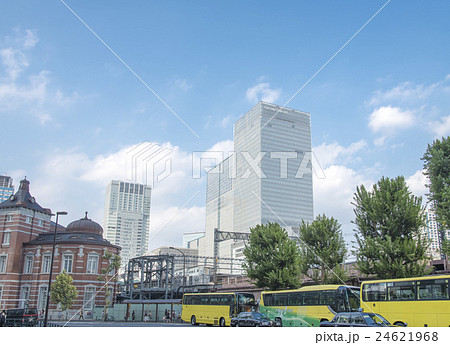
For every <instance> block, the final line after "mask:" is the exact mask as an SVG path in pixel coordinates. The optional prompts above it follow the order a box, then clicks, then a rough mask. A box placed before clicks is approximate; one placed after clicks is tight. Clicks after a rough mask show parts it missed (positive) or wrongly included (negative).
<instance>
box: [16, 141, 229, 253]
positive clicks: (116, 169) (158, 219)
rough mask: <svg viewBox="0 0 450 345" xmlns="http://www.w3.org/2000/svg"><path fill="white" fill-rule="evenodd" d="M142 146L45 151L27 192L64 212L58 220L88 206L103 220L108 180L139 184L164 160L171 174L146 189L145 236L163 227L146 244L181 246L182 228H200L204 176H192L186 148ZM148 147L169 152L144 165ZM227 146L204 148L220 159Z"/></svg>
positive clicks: (72, 216) (226, 143)
mask: <svg viewBox="0 0 450 345" xmlns="http://www.w3.org/2000/svg"><path fill="white" fill-rule="evenodd" d="M145 145H146V146H145ZM145 145H144V144H142V145H141V146H139V147H138V146H137V145H132V146H127V147H123V148H121V149H120V150H118V151H116V152H110V153H105V154H101V155H97V156H95V157H89V155H88V154H86V153H84V152H80V151H79V150H78V149H72V150H70V151H61V150H55V151H53V152H49V153H47V154H46V156H44V157H43V160H42V162H41V164H40V165H39V166H38V167H37V169H36V171H37V172H36V173H35V174H34V176H28V179H29V180H30V182H31V193H32V195H34V196H35V197H36V200H37V202H38V203H39V204H40V205H41V206H43V207H48V208H51V209H53V211H55V210H57V211H60V210H64V211H68V212H69V215H68V216H67V217H64V219H63V220H62V224H67V223H69V222H71V221H73V220H76V219H79V218H82V217H83V215H84V212H85V211H89V217H90V218H91V219H93V220H94V221H96V222H98V223H100V224H103V212H104V202H105V192H106V187H107V185H108V184H109V182H110V181H111V180H113V179H119V180H126V179H128V180H130V179H133V180H134V179H135V180H136V181H137V182H139V183H144V182H145V181H146V180H147V179H148V183H151V182H152V175H151V174H152V171H151V169H150V168H151V166H153V165H155V173H156V174H159V173H160V172H161V169H164V168H165V167H167V166H166V165H165V164H164V163H165V162H166V160H165V159H170V161H171V170H170V171H171V173H170V174H169V175H168V176H167V177H166V178H165V179H164V180H162V181H160V182H159V183H157V184H156V185H155V186H154V188H153V190H152V204H151V214H150V217H151V226H150V227H151V235H150V237H152V236H153V235H154V234H155V233H156V232H158V231H159V230H161V229H162V228H163V229H162V230H161V232H160V233H159V234H158V235H157V236H156V237H155V238H154V240H153V241H152V242H151V243H150V248H151V249H154V248H156V247H157V246H161V245H169V244H170V245H178V244H180V245H181V243H182V236H183V233H184V232H192V231H204V229H205V207H204V200H205V176H204V175H202V177H201V178H200V179H197V178H193V175H192V174H193V172H192V169H193V162H192V159H193V158H192V153H190V152H186V151H183V150H182V149H181V148H180V147H178V146H174V145H172V144H171V143H162V144H155V145H154V146H151V145H152V143H147V144H145ZM133 149H134V150H133ZM154 149H158V150H167V151H168V152H170V154H169V155H167V156H165V158H163V159H161V160H159V159H160V158H161V157H160V156H158V155H154V156H153V157H155V160H152V159H150V160H149V164H148V166H147V165H146V162H147V161H146V160H145V159H146V158H147V157H149V155H151V154H153V153H155V152H156V151H155V150H154ZM232 150H233V142H232V141H231V140H226V141H221V142H218V143H216V144H215V145H213V146H212V147H211V148H210V149H209V150H205V151H212V152H219V153H223V157H224V158H225V157H226V156H227V155H228V152H230V151H232ZM136 152H140V153H142V155H140V156H138V155H136V154H135V153H136ZM158 152H162V151H158ZM133 154H135V156H134V158H133ZM153 163H154V164H153ZM147 168H148V169H147ZM24 175H27V173H26V172H25V171H17V172H15V174H14V175H13V176H14V177H15V178H16V179H17V180H20V179H22V178H23V176H24ZM194 195H195V197H193V196H194ZM191 198H192V200H190V199H191ZM189 200H190V201H189ZM188 201H189V202H188ZM172 218H173V219H172Z"/></svg>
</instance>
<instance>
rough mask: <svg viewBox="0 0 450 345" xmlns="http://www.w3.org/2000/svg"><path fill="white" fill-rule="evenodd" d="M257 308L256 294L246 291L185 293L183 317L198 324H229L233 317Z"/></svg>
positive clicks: (193, 323)
mask: <svg viewBox="0 0 450 345" xmlns="http://www.w3.org/2000/svg"><path fill="white" fill-rule="evenodd" d="M254 308H255V296H253V294H251V293H244V292H223V293H185V294H184V296H183V306H182V311H181V319H182V320H183V321H185V322H190V323H191V325H193V326H196V325H198V324H201V323H202V324H206V325H219V326H221V327H224V326H229V325H230V322H231V318H232V317H234V316H237V315H238V314H239V313H240V312H244V311H252V309H254Z"/></svg>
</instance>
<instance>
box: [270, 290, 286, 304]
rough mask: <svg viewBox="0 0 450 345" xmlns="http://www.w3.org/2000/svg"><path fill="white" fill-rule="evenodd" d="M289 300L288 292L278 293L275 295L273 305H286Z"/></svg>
mask: <svg viewBox="0 0 450 345" xmlns="http://www.w3.org/2000/svg"><path fill="white" fill-rule="evenodd" d="M287 302H288V294H287V293H276V294H274V295H273V305H276V306H286V305H288V304H287Z"/></svg>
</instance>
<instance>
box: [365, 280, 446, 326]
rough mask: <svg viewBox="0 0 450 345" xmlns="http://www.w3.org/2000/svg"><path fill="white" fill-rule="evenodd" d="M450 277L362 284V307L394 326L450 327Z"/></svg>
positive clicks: (377, 281)
mask: <svg viewBox="0 0 450 345" xmlns="http://www.w3.org/2000/svg"><path fill="white" fill-rule="evenodd" d="M449 280H450V275H441V276H428V277H419V278H404V279H388V280H373V281H367V282H364V283H362V285H361V308H362V309H363V311H365V312H374V313H377V314H381V315H383V316H384V317H385V318H386V319H387V320H388V321H389V322H390V323H392V324H394V325H399V326H405V325H406V324H407V325H408V326H412V327H436V326H438V327H439V326H440V327H450V299H449V296H450V290H449V288H450V285H449Z"/></svg>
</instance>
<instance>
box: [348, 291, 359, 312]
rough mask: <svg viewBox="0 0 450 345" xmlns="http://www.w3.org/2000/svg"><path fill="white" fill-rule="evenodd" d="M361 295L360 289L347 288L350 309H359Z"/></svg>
mask: <svg viewBox="0 0 450 345" xmlns="http://www.w3.org/2000/svg"><path fill="white" fill-rule="evenodd" d="M360 295H361V293H360V291H359V289H352V288H348V289H347V300H348V311H358V309H359V307H360Z"/></svg>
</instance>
